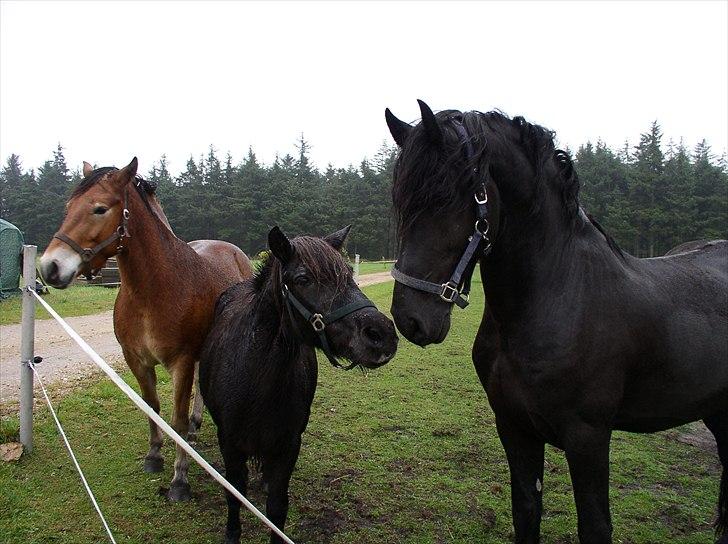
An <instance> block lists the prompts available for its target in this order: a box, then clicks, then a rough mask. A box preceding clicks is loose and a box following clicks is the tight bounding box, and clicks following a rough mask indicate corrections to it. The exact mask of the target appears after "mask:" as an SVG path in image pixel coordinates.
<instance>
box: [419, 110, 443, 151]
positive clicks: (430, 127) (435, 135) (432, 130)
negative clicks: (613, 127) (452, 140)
mask: <svg viewBox="0 0 728 544" xmlns="http://www.w3.org/2000/svg"><path fill="white" fill-rule="evenodd" d="M417 103H418V104H419V105H420V113H421V114H422V125H423V126H424V127H425V134H426V135H427V139H428V140H429V141H430V143H431V144H432V145H440V144H441V143H442V129H441V128H440V125H438V124H437V119H435V114H434V113H432V110H431V109H430V106H428V105H427V104H425V103H424V102H423V101H422V100H420V99H417Z"/></svg>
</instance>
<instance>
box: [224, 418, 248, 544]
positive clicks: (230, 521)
mask: <svg viewBox="0 0 728 544" xmlns="http://www.w3.org/2000/svg"><path fill="white" fill-rule="evenodd" d="M223 434H224V433H223V432H222V430H221V429H220V427H218V430H217V440H218V442H219V444H220V451H221V452H222V457H223V460H224V462H225V478H226V479H227V481H228V482H230V483H231V484H232V485H233V487H235V489H237V490H238V491H240V493H241V494H242V495H243V496H245V495H246V494H247V492H248V466H247V458H246V456H245V455H243V454H242V453H240V452H239V451H238V450H237V449H236V448H235V447H234V445H231V444H230V443H229V442H227V441H226V440H225V437H224V436H223ZM225 499H226V500H227V507H228V513H227V524H226V525H225V544H239V543H240V534H241V530H240V501H239V500H238V499H236V498H235V497H234V496H233V495H232V493H230V492H229V491H227V490H225Z"/></svg>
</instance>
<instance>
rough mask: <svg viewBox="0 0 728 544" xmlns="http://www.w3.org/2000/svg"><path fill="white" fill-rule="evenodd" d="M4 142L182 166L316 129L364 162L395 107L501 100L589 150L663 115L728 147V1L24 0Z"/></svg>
mask: <svg viewBox="0 0 728 544" xmlns="http://www.w3.org/2000/svg"><path fill="white" fill-rule="evenodd" d="M0 10H1V12H0V21H1V22H0V25H1V27H0V157H1V158H2V160H3V161H4V160H5V159H6V158H7V156H8V155H9V154H10V153H17V154H19V155H20V156H21V158H22V160H23V164H24V166H25V167H28V168H30V167H37V166H39V165H40V164H42V162H43V161H44V160H46V159H48V158H49V157H50V156H51V153H52V151H53V149H54V148H55V146H56V145H57V143H58V142H61V143H62V145H63V146H64V148H65V150H66V158H67V160H68V163H69V166H71V167H72V168H78V167H79V166H80V163H81V161H82V160H87V161H90V162H93V163H96V164H98V165H117V166H121V165H123V164H126V163H127V162H128V161H129V160H130V159H131V157H132V156H134V155H136V156H138V157H139V160H140V163H141V170H142V171H143V172H146V171H148V170H149V168H150V167H151V166H152V163H153V162H154V161H156V160H157V159H158V158H159V157H160V155H161V154H162V153H166V154H167V155H168V157H169V160H170V163H171V164H170V166H171V170H172V171H173V172H175V173H176V172H178V171H179V170H181V169H182V168H184V164H185V162H186V160H187V158H188V157H189V156H190V154H191V153H192V154H194V155H195V156H196V157H198V156H199V155H200V154H201V153H205V152H206V151H207V148H208V146H209V145H210V144H213V145H214V146H215V148H216V149H217V150H218V152H219V154H220V155H221V156H224V154H225V153H227V152H228V151H229V152H230V153H232V155H233V157H234V159H235V161H236V162H237V161H239V160H240V159H241V158H242V157H243V156H244V155H245V154H246V152H247V149H248V146H253V148H254V150H255V151H256V153H257V154H258V156H259V158H260V159H262V160H263V161H265V162H271V161H272V160H273V158H274V157H275V154H276V152H278V153H280V154H281V155H283V154H285V153H295V147H294V143H295V141H296V139H297V138H298V137H299V135H300V133H301V132H303V133H304V134H305V137H306V139H307V140H308V141H309V143H310V144H311V145H312V158H313V160H314V162H315V164H316V165H317V166H318V167H320V168H325V167H326V165H327V164H328V163H333V164H334V165H336V166H347V165H348V164H350V163H353V164H358V163H359V161H360V160H361V159H362V158H363V157H364V156H368V157H372V156H373V155H374V154H375V152H376V150H377V148H378V147H379V146H380V145H381V143H382V142H383V141H384V140H388V139H389V134H388V131H387V128H386V124H385V122H384V108H385V107H387V106H389V107H390V108H391V109H392V110H393V112H394V113H395V114H396V115H398V116H399V117H400V118H401V119H405V120H408V121H413V120H415V119H417V117H418V116H419V110H418V108H417V103H416V101H415V99H417V98H422V99H424V100H425V101H427V102H428V103H429V104H430V106H431V107H432V108H433V109H435V110H439V109H448V108H455V109H461V110H467V109H478V110H481V111H488V110H491V109H496V108H497V109H501V110H503V111H504V112H506V113H508V114H510V115H524V116H525V117H526V119H528V120H529V121H533V122H536V123H539V124H542V125H545V126H547V127H549V128H551V129H553V130H555V131H556V132H557V136H558V139H559V142H560V143H561V145H562V146H565V145H568V146H570V147H572V148H574V149H575V148H576V147H578V145H579V144H581V143H583V142H585V141H587V140H596V139H597V138H602V139H603V140H604V141H606V142H607V143H608V144H609V145H610V146H611V147H613V148H617V147H620V146H621V145H622V144H623V142H624V141H625V139H629V141H630V143H631V144H633V145H634V144H635V143H637V140H638V139H639V134H640V132H644V131H646V130H647V129H648V127H649V125H650V123H651V122H652V121H653V120H655V119H656V120H658V121H659V122H660V123H661V125H662V127H663V131H664V133H665V143H667V141H668V140H669V138H673V139H674V140H676V141H677V140H679V139H680V137H683V138H684V139H685V142H686V144H687V145H688V146H690V147H691V148H692V147H693V146H694V145H695V143H696V142H697V141H698V140H699V139H702V138H706V139H707V140H708V142H709V143H710V144H711V145H712V146H713V149H714V151H715V152H716V153H718V154H720V153H723V152H725V150H726V147H727V145H728V2H725V1H716V2H705V3H701V2H645V3H636V2H604V3H600V2H580V3H577V2H564V3H557V2H537V3H530V2H514V3H509V4H505V3H497V2H487V3H486V2H484V3H478V2H464V3H457V2H447V3H445V2H403V3H391V2H387V3H384V2H362V3H358V2H337V3H334V2H322V3H313V2H296V3H287V2H270V3H265V4H263V3H253V2H244V3H243V2H241V3H236V2H220V3H211V2H206V3H197V2H171V1H168V2H159V3H148V2H144V3H142V2H118V3H112V2H93V3H92V2H78V3H72V2H52V3H45V2H8V1H3V2H2V3H1V4H0Z"/></svg>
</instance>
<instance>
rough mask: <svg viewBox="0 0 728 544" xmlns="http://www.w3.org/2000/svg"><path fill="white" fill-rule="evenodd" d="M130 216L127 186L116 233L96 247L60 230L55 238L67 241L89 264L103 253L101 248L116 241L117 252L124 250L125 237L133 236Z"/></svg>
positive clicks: (83, 261)
mask: <svg viewBox="0 0 728 544" xmlns="http://www.w3.org/2000/svg"><path fill="white" fill-rule="evenodd" d="M129 217H131V214H130V213H129V188H128V187H127V188H126V190H125V192H124V210H123V211H122V212H121V224H120V225H119V226H118V227H117V228H116V230H115V231H114V234H112V235H111V236H109V237H108V238H107V239H106V240H104V241H103V242H101V243H99V244H97V245H95V246H94V247H81V245H80V244H78V243H77V242H76V241H74V240H73V239H72V238H71V237H69V236H67V235H65V234H63V233H62V232H60V231H59V232H57V233H55V234H54V235H53V238H58V239H59V240H60V241H61V242H64V243H66V244H67V245H68V246H70V247H71V249H73V250H74V251H75V252H76V253H78V254H79V255H80V256H81V262H82V263H84V264H88V263H90V262H91V261H92V260H93V259H94V257H96V255H98V254H99V253H101V250H103V249H105V248H106V247H107V246H109V245H111V244H113V243H114V242H118V245H117V246H116V254H117V255H118V254H119V253H121V252H122V250H123V249H124V246H123V245H122V242H123V241H124V238H131V235H130V234H129V229H128V228H127V225H128V223H129Z"/></svg>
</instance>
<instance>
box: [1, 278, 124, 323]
mask: <svg viewBox="0 0 728 544" xmlns="http://www.w3.org/2000/svg"><path fill="white" fill-rule="evenodd" d="M48 290H49V292H48V294H46V295H43V299H44V300H45V301H46V302H48V304H50V305H51V306H53V308H54V309H55V310H56V311H57V312H58V313H59V314H61V315H62V316H64V317H73V316H77V315H88V314H95V313H98V312H103V311H106V310H111V309H113V308H114V301H115V300H116V293H117V290H116V289H115V288H112V287H91V286H85V285H72V286H71V287H69V288H68V289H53V288H52V287H49V288H48ZM21 301H22V297H20V296H13V297H11V298H8V299H6V300H2V301H0V325H10V324H12V323H20V315H21ZM35 317H36V319H48V317H49V316H48V312H46V311H45V310H44V309H43V307H42V306H41V305H40V304H38V303H36V305H35Z"/></svg>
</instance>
